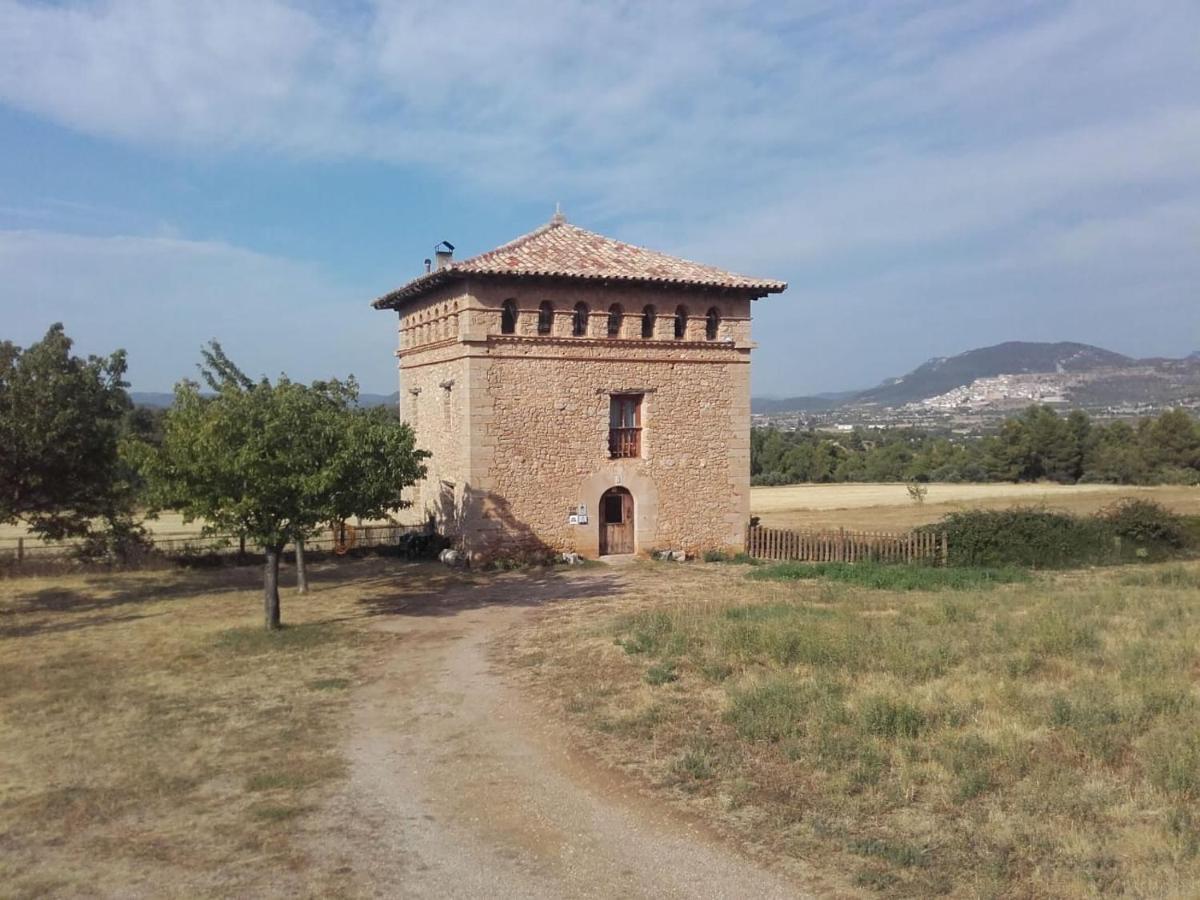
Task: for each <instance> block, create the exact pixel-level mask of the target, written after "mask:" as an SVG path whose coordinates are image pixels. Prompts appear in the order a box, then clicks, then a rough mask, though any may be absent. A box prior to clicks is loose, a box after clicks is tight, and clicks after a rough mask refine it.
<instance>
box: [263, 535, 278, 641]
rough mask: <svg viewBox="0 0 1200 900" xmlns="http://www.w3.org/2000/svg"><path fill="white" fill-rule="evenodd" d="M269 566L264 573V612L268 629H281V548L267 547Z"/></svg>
mask: <svg viewBox="0 0 1200 900" xmlns="http://www.w3.org/2000/svg"><path fill="white" fill-rule="evenodd" d="M266 555H267V566H266V571H265V572H264V573H263V611H264V612H265V614H266V620H267V629H268V630H269V631H273V630H275V629H276V628H278V627H279V548H278V547H267V548H266Z"/></svg>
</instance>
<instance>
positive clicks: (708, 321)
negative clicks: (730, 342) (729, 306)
mask: <svg viewBox="0 0 1200 900" xmlns="http://www.w3.org/2000/svg"><path fill="white" fill-rule="evenodd" d="M720 327H721V313H720V311H719V310H718V309H717V308H716V307H715V306H714V307H713V308H712V309H710V310H709V311H708V315H707V316H705V317H704V337H705V338H707V339H708V340H710V341H715V340H716V339H717V329H719V328H720Z"/></svg>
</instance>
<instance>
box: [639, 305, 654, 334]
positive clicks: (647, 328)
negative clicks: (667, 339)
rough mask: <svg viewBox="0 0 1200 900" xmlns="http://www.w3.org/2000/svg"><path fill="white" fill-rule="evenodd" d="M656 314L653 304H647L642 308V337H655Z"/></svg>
mask: <svg viewBox="0 0 1200 900" xmlns="http://www.w3.org/2000/svg"><path fill="white" fill-rule="evenodd" d="M655 318H656V316H655V313H654V307H653V306H647V307H646V308H645V309H643V310H642V337H644V338H652V337H654V320H655Z"/></svg>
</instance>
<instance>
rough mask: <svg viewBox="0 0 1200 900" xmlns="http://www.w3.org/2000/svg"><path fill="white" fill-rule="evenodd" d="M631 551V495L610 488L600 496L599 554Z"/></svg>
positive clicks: (619, 489)
mask: <svg viewBox="0 0 1200 900" xmlns="http://www.w3.org/2000/svg"><path fill="white" fill-rule="evenodd" d="M632 552H633V495H632V494H630V493H629V491H627V490H625V488H610V489H609V490H607V491H605V492H604V496H603V497H601V498H600V555H601V556H610V555H612V554H615V553H632Z"/></svg>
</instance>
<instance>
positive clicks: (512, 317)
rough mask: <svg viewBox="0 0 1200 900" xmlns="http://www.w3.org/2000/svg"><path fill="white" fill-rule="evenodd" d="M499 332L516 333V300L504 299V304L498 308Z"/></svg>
mask: <svg viewBox="0 0 1200 900" xmlns="http://www.w3.org/2000/svg"><path fill="white" fill-rule="evenodd" d="M500 333H501V334H516V333H517V301H516V300H505V301H504V306H503V307H501V309H500Z"/></svg>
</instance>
